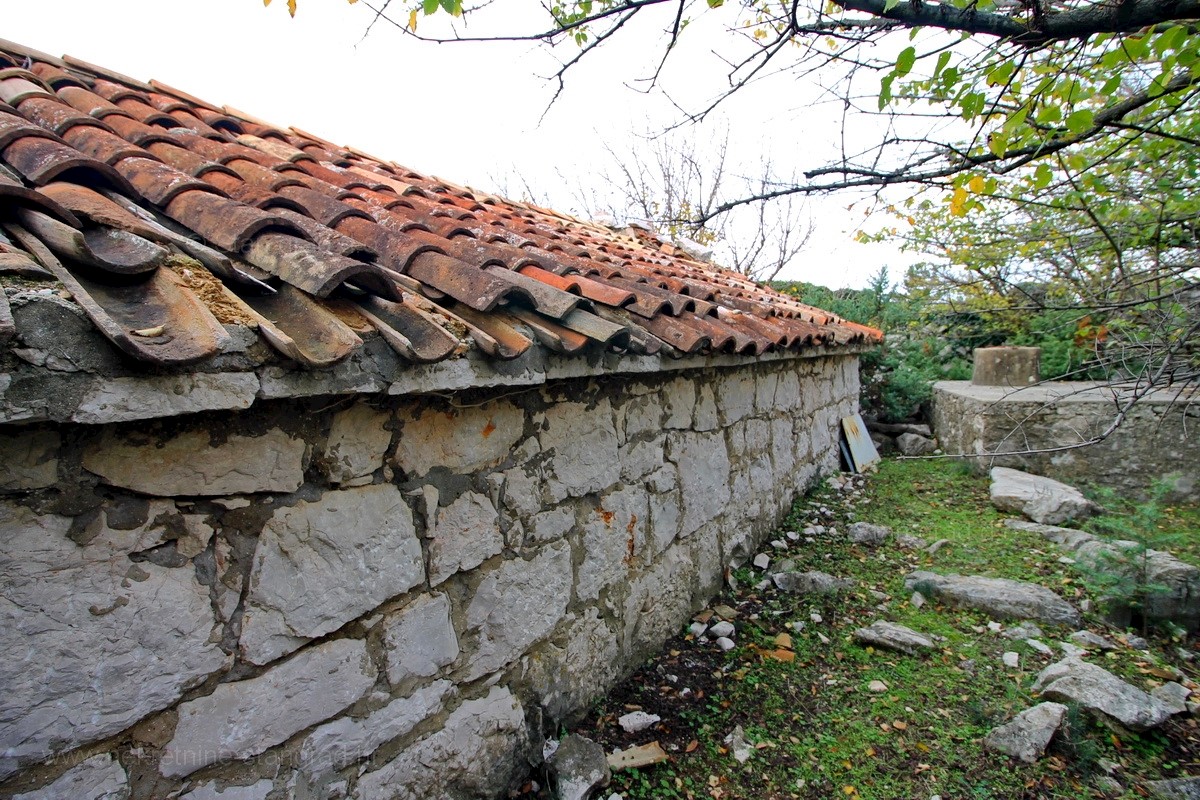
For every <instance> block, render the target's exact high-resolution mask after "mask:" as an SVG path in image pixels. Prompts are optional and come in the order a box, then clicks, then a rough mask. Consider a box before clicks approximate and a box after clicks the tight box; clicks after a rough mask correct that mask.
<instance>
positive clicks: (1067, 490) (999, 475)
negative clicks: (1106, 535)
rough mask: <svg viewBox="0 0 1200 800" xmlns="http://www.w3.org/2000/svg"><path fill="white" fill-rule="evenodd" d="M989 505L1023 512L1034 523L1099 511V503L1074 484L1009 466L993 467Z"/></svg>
mask: <svg viewBox="0 0 1200 800" xmlns="http://www.w3.org/2000/svg"><path fill="white" fill-rule="evenodd" d="M991 477H992V483H991V486H990V492H991V498H992V505H994V506H995V507H996V508H998V509H1000V510H1001V511H1012V512H1016V513H1018V514H1024V515H1025V516H1027V517H1029V518H1030V519H1031V520H1033V521H1034V522H1040V523H1042V524H1044V525H1059V524H1061V523H1063V522H1067V521H1069V520H1072V519H1076V518H1082V517H1090V516H1092V515H1093V514H1098V513H1100V512H1101V511H1102V510H1103V509H1101V508H1100V507H1099V506H1098V505H1096V504H1095V503H1093V502H1092V501H1091V500H1088V499H1087V498H1086V497H1084V496H1083V493H1082V492H1080V491H1079V490H1078V489H1076V488H1075V487H1074V486H1068V485H1067V484H1065V483H1060V482H1059V481H1056V480H1053V479H1052V478H1045V477H1042V476H1041V475H1031V474H1029V473H1027V472H1022V471H1020V470H1017V469H1009V468H1008V467H993V468H992V472H991Z"/></svg>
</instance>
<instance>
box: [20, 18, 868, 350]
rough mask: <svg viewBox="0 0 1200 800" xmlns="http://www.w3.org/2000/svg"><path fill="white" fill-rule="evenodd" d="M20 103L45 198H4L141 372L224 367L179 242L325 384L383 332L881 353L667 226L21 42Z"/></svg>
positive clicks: (441, 340) (455, 343)
mask: <svg viewBox="0 0 1200 800" xmlns="http://www.w3.org/2000/svg"><path fill="white" fill-rule="evenodd" d="M26 58H29V59H31V60H32V64H31V68H30V69H24V68H23V67H24V66H30V62H26V61H25V59H26ZM0 99H2V100H3V101H4V103H5V104H0V158H2V159H3V161H4V162H5V163H7V164H8V165H10V166H11V167H12V168H13V169H14V170H16V172H17V173H19V174H20V175H21V177H22V178H24V180H25V181H26V182H27V183H28V184H30V185H29V186H26V185H20V184H16V183H13V182H12V181H11V180H7V179H4V178H3V174H2V173H0V196H4V197H6V198H9V199H11V200H12V201H14V203H13V204H10V208H11V209H13V210H12V211H11V212H10V214H18V215H19V214H22V213H25V214H28V213H35V212H27V211H21V209H22V208H24V209H29V208H39V209H41V210H42V211H45V212H47V213H49V214H51V215H52V216H57V217H58V219H59V220H61V221H59V222H55V221H53V220H52V219H51V220H50V221H46V220H47V219H49V218H41V217H27V218H25V223H24V224H25V226H26V227H24V228H19V230H21V232H22V233H21V235H22V236H24V237H28V238H29V242H30V245H29V246H30V247H31V248H33V249H32V250H31V251H30V252H31V253H33V251H35V250H36V251H38V252H41V253H44V254H45V257H46V258H49V259H54V258H56V256H55V252H57V253H58V256H61V258H62V259H63V261H62V263H58V264H57V265H56V266H55V270H56V272H55V274H59V275H61V276H62V279H63V280H64V281H69V282H71V284H72V285H73V286H74V287H76V288H75V289H72V291H75V290H76V289H77V290H78V291H79V292H82V293H84V297H83V299H82V300H81V303H82V304H83V305H84V306H85V310H86V311H87V312H88V313H89V315H91V316H92V317H93V319H94V320H95V321H96V324H97V327H99V328H100V329H101V330H102V332H104V333H105V335H106V336H109V338H110V339H112V340H113V341H114V343H115V344H116V345H117V346H118V347H120V348H121V349H123V350H125V351H126V352H127V353H129V354H130V355H134V356H135V357H137V358H143V359H146V360H150V361H156V362H158V363H187V362H190V361H194V360H196V359H198V358H203V357H206V356H205V355H204V354H211V353H212V352H215V350H214V349H213V342H214V341H215V339H214V337H215V336H217V334H216V333H214V332H213V331H212V329H211V327H210V321H211V320H209V319H204V318H203V314H200V315H198V314H196V313H195V309H194V302H195V303H198V302H199V300H198V299H197V296H196V295H193V294H191V293H190V289H188V288H187V287H186V286H182V285H180V284H178V281H175V280H173V279H171V278H170V277H162V276H159V273H160V272H161V271H162V269H161V268H159V267H158V266H157V262H155V261H154V258H153V256H154V254H155V253H159V252H165V251H163V250H162V248H164V247H165V248H173V249H175V250H178V251H181V252H183V253H185V254H187V255H188V256H190V257H192V258H195V259H198V263H199V264H200V265H202V266H198V267H197V269H205V268H206V269H207V270H210V271H211V273H212V274H211V275H210V276H209V278H208V280H211V281H215V283H209V284H206V285H207V286H208V291H209V292H210V294H211V293H215V294H216V295H218V296H220V297H222V298H223V300H222V302H224V303H226V304H227V305H228V306H230V307H234V308H238V309H241V311H240V312H239V314H241V315H242V318H244V319H250V320H254V321H255V324H257V325H258V329H259V333H260V335H261V336H262V337H263V339H264V340H265V341H266V342H267V343H268V344H270V345H271V346H272V347H273V348H275V349H276V350H277V351H278V352H279V353H280V354H282V355H283V356H284V357H285V358H288V359H291V360H293V361H295V362H296V363H298V364H300V365H301V366H303V367H306V368H312V369H316V368H320V367H323V366H328V365H330V364H333V363H336V362H337V361H340V360H342V359H344V358H346V357H347V356H348V355H349V354H350V353H351V352H353V350H354V349H355V348H357V347H360V346H361V345H362V339H361V336H363V335H368V334H371V335H376V334H377V335H378V336H379V337H380V338H382V339H383V340H384V341H385V342H387V344H388V345H389V346H390V347H391V348H392V349H393V350H394V351H395V352H397V353H398V354H400V355H401V356H402V357H403V358H405V359H407V360H410V361H422V362H428V361H439V360H442V359H445V358H453V357H455V356H457V355H459V354H461V353H462V352H464V342H463V340H462V338H461V337H462V331H467V332H468V333H469V334H470V336H471V341H473V343H474V345H475V346H476V347H478V348H479V349H480V350H482V351H483V352H484V353H486V354H488V355H489V356H491V357H494V358H515V357H518V356H519V355H520V354H522V353H524V352H525V351H526V350H527V349H528V348H529V347H531V346H532V344H533V341H535V340H536V341H537V342H538V343H539V344H540V346H541V347H544V348H546V349H548V350H551V351H553V352H558V353H562V354H567V355H570V354H576V353H580V352H582V351H585V350H587V349H589V348H592V347H597V348H607V347H611V348H614V349H617V350H619V351H621V350H629V351H632V352H638V353H655V352H659V351H663V352H670V353H673V354H676V355H679V354H684V353H699V352H729V353H736V354H740V355H744V356H753V355H757V354H760V353H763V352H766V351H768V350H772V349H778V348H800V347H805V346H814V345H819V344H842V343H849V342H869V341H874V340H877V339H878V338H879V334H878V332H877V331H874V330H872V329H870V328H866V327H864V326H859V325H853V324H851V323H846V322H844V321H842V320H840V319H838V318H836V317H834V316H833V315H831V314H827V313H826V312H822V311H820V310H819V309H813V308H811V307H809V306H805V305H804V304H802V303H799V302H797V301H795V300H794V299H793V298H789V297H786V296H783V295H780V294H778V293H775V292H772V291H771V290H769V289H766V288H764V287H761V286H759V285H757V284H755V283H754V282H752V281H750V280H748V279H747V278H745V276H742V275H739V274H737V273H733V272H730V271H728V270H723V269H721V268H719V267H716V266H714V265H711V264H707V263H702V262H699V261H696V260H695V259H693V258H691V257H690V256H688V255H687V254H686V253H684V252H682V251H681V250H679V249H678V248H676V247H675V246H674V245H672V244H670V243H668V242H664V241H662V240H660V239H659V238H658V237H656V236H655V235H654V234H652V233H650V232H649V231H645V230H632V231H628V232H617V231H612V230H609V229H607V228H604V227H602V226H599V225H594V224H591V223H587V222H582V221H580V220H577V219H574V218H572V217H570V216H568V215H564V214H559V213H557V212H555V211H552V210H549V209H543V208H539V207H537V206H535V205H532V204H527V203H519V202H513V201H506V200H503V199H501V198H499V197H496V196H494V195H489V194H486V193H483V192H479V191H478V190H475V189H471V188H469V187H464V186H459V185H456V184H454V183H452V182H450V181H446V180H442V179H439V178H435V177H431V176H427V175H423V174H422V173H420V172H417V171H415V170H412V169H409V168H407V167H403V166H400V165H398V164H396V163H395V162H385V161H383V160H381V159H378V158H376V157H374V156H371V155H370V154H367V153H364V152H363V151H361V150H356V149H355V148H353V147H343V146H340V145H337V144H334V143H332V142H330V141H327V140H325V139H321V138H320V137H317V136H314V135H312V134H309V133H306V132H305V131H302V130H300V129H296V128H291V129H286V130H285V129H280V128H278V127H275V126H273V125H271V124H269V123H266V122H263V121H262V120H259V119H256V118H254V117H252V116H250V115H248V114H244V113H242V112H239V111H237V110H236V109H232V108H229V107H220V106H217V105H215V104H211V103H208V102H205V101H203V100H200V99H199V98H196V97H194V96H192V95H189V94H187V93H186V92H183V91H181V90H178V89H174V88H172V87H170V86H167V85H165V84H162V83H158V82H155V81H151V82H150V83H149V84H147V83H142V82H140V81H136V80H134V79H130V78H127V77H125V76H123V75H120V74H119V73H115V72H112V71H110V70H105V69H104V68H101V67H97V66H95V65H91V64H88V63H87V62H83V61H80V60H78V59H71V58H63V59H55V58H53V57H50V56H47V55H45V54H39V53H37V51H30V50H28V49H26V48H21V47H20V46H19V45H13V44H12V43H5V42H3V41H2V40H0ZM36 187H45V189H44V193H43V192H40V191H39V190H38V189H37V188H36ZM88 187H94V188H97V189H101V190H102V191H104V192H107V194H99V193H97V192H95V191H93V190H92V189H91V188H88ZM56 198H57V199H56ZM60 200H61V201H62V202H59V201H60ZM71 209H74V210H76V211H78V214H79V215H78V216H76V215H75V214H73V213H72V210H71ZM18 219H19V217H18ZM81 220H82V221H81ZM64 223H65V224H64ZM30 226H32V227H30ZM33 229H36V231H34V230H33ZM105 230H109V231H111V232H112V235H109V236H108V238H109V239H111V242H108V243H107V244H106V242H107V241H108V240H106V239H105V238H104V236H105V234H104V231H105ZM39 235H41V236H43V237H47V238H49V239H53V240H55V241H54V246H55V247H56V248H57V251H53V248H47V247H45V245H44V244H43V243H41V241H40V240H39V238H38V236H39ZM88 237H91V239H89V238H88ZM93 241H94V242H95V243H96V246H97V247H100V248H101V251H97V250H95V248H93V247H92V242H93ZM139 242H140V243H141V244H139ZM105 246H110V247H112V248H114V249H111V250H108V251H104V250H103V248H104V247H105ZM89 248H90V249H89ZM52 251H53V252H52ZM13 255H15V254H13ZM34 255H36V254H34ZM72 258H78V259H82V260H83V261H84V262H87V261H89V260H91V261H95V262H97V263H100V264H107V265H108V266H109V267H111V268H112V269H114V270H118V269H119V268H121V267H122V266H123V265H124V267H126V268H130V269H141V270H144V271H145V272H146V274H148V275H149V276H150V279H149V280H147V281H145V282H144V284H145V285H143V286H141V287H140V288H137V289H136V290H135V289H132V288H130V287H124V288H121V287H116V286H109V285H106V284H105V283H104V282H103V281H104V279H103V278H102V277H97V276H93V277H92V278H89V279H87V280H86V281H85V279H81V278H79V277H78V276H75V275H74V274H73V273H72V272H71V271H70V264H69V263H68V262H70V261H71V259H72ZM105 259H108V260H107V261H106V260H105ZM123 259H124V260H123ZM139 259H141V260H140V261H139ZM101 272H104V270H103V269H102V270H101ZM193 277H196V276H195V273H193ZM87 281H90V282H87ZM97 281H99V282H97ZM223 282H230V283H231V284H233V285H236V286H238V287H239V288H238V293H236V294H235V293H234V292H232V291H230V290H229V288H227V287H225V286H224V284H223ZM272 292H273V293H272ZM139 293H140V294H139ZM137 298H141V299H140V300H138V302H141V301H143V300H144V302H146V303H147V304H148V305H147V309H146V311H145V312H144V314H143V315H142V318H143V320H142V321H144V320H145V319H155V318H157V317H155V315H159V316H163V315H166V316H165V317H164V319H166V318H167V317H169V316H170V315H171V314H175V315H176V318H175V319H173V320H172V323H171V324H172V326H173V328H174V333H175V334H177V336H178V338H179V339H180V341H181V342H182V344H180V345H178V346H176V347H174V348H173V347H171V346H168V345H167V343H165V342H153V341H139V340H131V338H130V336H129V332H128V331H127V330H121V329H120V328H121V325H123V324H125V323H129V324H134V316H128V313H127V311H123V310H121V305H120V303H122V302H133V300H134V299H137ZM122 314H126V316H127V317H128V318H127V319H125V320H124V322H116V321H114V320H117V318H119V317H121V315H122ZM114 315H115V316H114ZM135 316H136V315H135ZM210 316H211V315H210ZM139 324H140V323H139ZM114 326H115V327H114ZM148 327H149V329H150V330H151V331H153V330H154V329H155V326H148ZM149 338H150V339H153V338H154V337H149ZM189 342H190V344H189Z"/></svg>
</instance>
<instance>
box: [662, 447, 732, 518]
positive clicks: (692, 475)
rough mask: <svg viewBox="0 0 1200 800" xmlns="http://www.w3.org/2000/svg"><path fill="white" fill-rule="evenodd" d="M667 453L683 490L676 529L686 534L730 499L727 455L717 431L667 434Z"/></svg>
mask: <svg viewBox="0 0 1200 800" xmlns="http://www.w3.org/2000/svg"><path fill="white" fill-rule="evenodd" d="M667 457H668V458H669V459H670V460H671V461H672V462H673V463H674V464H675V465H676V466H677V467H678V468H679V484H680V488H681V489H682V490H683V520H682V522H681V523H680V530H679V533H680V535H681V536H687V535H688V534H689V533H691V532H692V531H694V530H696V529H697V528H699V527H700V526H701V525H703V524H704V523H706V522H708V521H709V520H711V519H713V518H714V517H716V516H717V514H720V513H721V510H722V509H723V508H724V507H725V504H726V503H727V502H729V455H728V453H727V452H726V451H725V440H724V438H723V437H722V436H720V435H719V434H717V435H704V434H697V433H679V434H674V435H672V436H671V437H670V438H668V440H667Z"/></svg>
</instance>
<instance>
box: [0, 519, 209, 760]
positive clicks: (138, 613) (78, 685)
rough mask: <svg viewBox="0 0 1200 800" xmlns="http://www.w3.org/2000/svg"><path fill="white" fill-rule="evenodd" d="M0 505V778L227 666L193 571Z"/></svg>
mask: <svg viewBox="0 0 1200 800" xmlns="http://www.w3.org/2000/svg"><path fill="white" fill-rule="evenodd" d="M70 527H71V520H70V519H69V518H66V517H58V516H35V515H34V514H33V512H31V511H29V510H28V509H26V508H23V507H20V506H16V505H9V504H0V530H2V531H4V539H5V543H4V557H3V558H2V559H0V596H2V597H3V603H2V604H0V649H2V651H3V652H4V653H5V657H4V658H3V659H0V686H3V687H4V691H3V692H0V742H3V743H4V745H3V747H4V749H3V752H2V755H0V779H2V778H5V777H8V776H9V775H11V774H13V773H14V772H15V771H17V769H18V768H20V767H21V766H24V765H26V764H30V763H35V762H40V761H42V760H44V759H45V758H47V757H48V756H51V755H54V754H55V753H61V752H65V751H67V750H70V749H72V748H74V747H78V746H79V745H82V744H85V743H87V742H90V741H94V740H96V739H101V738H103V737H105V736H111V735H112V734H115V733H118V732H120V731H122V730H124V729H126V728H128V727H129V726H130V725H132V724H133V723H135V722H137V721H138V720H139V719H141V718H143V717H145V716H147V715H148V714H151V713H153V712H155V711H159V710H161V709H163V708H166V707H167V706H169V705H171V704H172V703H174V702H175V701H176V700H178V699H179V697H180V696H181V695H182V694H183V693H184V692H185V691H186V690H187V689H190V688H191V687H193V686H195V685H197V684H198V683H200V682H201V681H203V680H204V679H205V678H206V677H207V676H208V675H209V674H211V673H213V672H216V671H217V670H219V669H221V667H222V666H223V665H224V664H225V663H226V657H225V655H224V653H222V652H221V649H220V648H219V647H218V646H217V645H216V644H214V643H213V642H211V641H210V638H211V636H212V634H213V628H214V625H215V620H214V619H213V612H212V607H211V605H210V602H209V597H208V589H207V588H206V587H204V586H201V585H200V584H199V583H197V581H196V578H195V573H194V572H193V570H192V569H191V568H190V567H188V568H182V569H167V568H165V567H160V566H158V565H156V564H152V563H149V562H143V563H140V564H134V563H133V562H131V561H130V560H129V558H128V553H129V552H130V551H129V550H127V549H123V548H121V547H120V546H119V545H120V544H121V543H122V541H125V542H129V541H134V542H137V541H138V540H139V539H140V538H141V535H140V534H139V533H138V532H136V531H109V532H107V533H105V532H103V531H102V533H101V535H98V536H96V537H95V538H93V539H92V541H91V542H90V543H89V544H88V545H86V546H83V547H80V546H79V545H77V544H75V543H74V542H72V541H71V540H70V539H68V538H67V532H68V530H69V529H70Z"/></svg>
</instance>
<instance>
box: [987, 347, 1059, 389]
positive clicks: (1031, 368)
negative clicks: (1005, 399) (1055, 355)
mask: <svg viewBox="0 0 1200 800" xmlns="http://www.w3.org/2000/svg"><path fill="white" fill-rule="evenodd" d="M974 362H975V366H974V368H973V369H972V371H971V383H973V384H975V385H976V386H1030V385H1032V384H1035V383H1037V382H1038V380H1040V379H1041V373H1042V348H1040V347H977V348H975V353H974Z"/></svg>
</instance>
